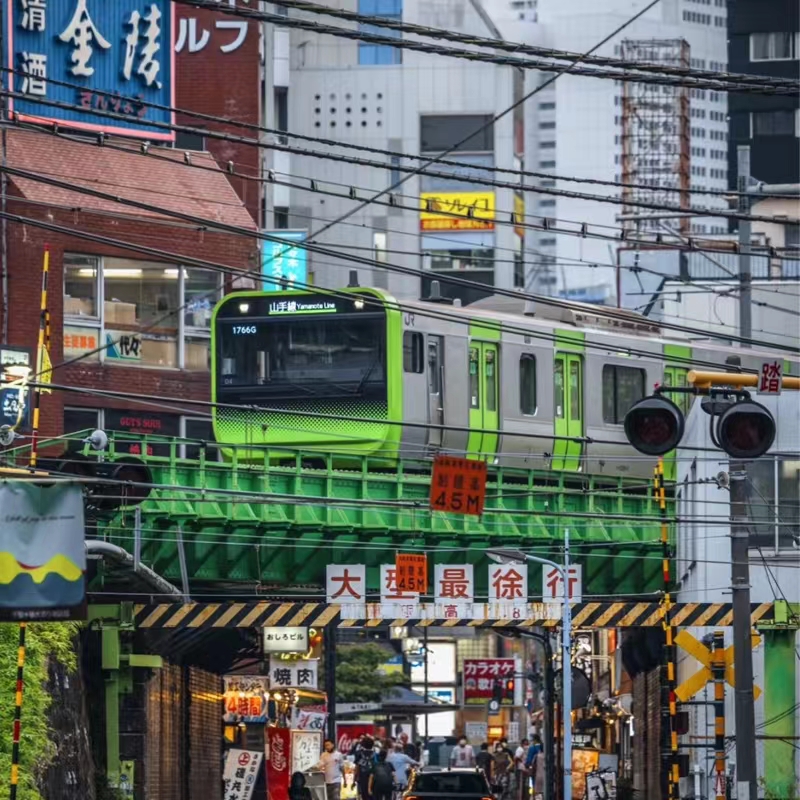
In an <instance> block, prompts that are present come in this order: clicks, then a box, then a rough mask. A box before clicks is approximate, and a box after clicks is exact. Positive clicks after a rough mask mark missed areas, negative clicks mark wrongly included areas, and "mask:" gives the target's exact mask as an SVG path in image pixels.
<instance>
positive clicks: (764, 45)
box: [750, 31, 800, 61]
mask: <svg viewBox="0 0 800 800" xmlns="http://www.w3.org/2000/svg"><path fill="white" fill-rule="evenodd" d="M798 39H800V34H797V33H792V32H790V31H777V32H775V33H751V34H750V60H751V61H789V60H791V59H793V58H798V49H800V45H798Z"/></svg>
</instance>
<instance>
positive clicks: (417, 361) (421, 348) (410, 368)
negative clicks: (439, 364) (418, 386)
mask: <svg viewBox="0 0 800 800" xmlns="http://www.w3.org/2000/svg"><path fill="white" fill-rule="evenodd" d="M424 372H425V341H424V337H423V335H422V334H421V333H420V332H419V331H409V330H405V331H403V373H404V374H406V375H422V374H424Z"/></svg>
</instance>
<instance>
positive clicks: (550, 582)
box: [542, 564, 583, 603]
mask: <svg viewBox="0 0 800 800" xmlns="http://www.w3.org/2000/svg"><path fill="white" fill-rule="evenodd" d="M562 569H563V568H562ZM567 589H568V597H569V602H570V603H580V602H581V598H582V596H583V569H582V568H581V566H580V565H579V564H571V565H570V567H569V570H568V572H567ZM542 600H543V601H544V602H545V603H560V602H563V601H564V581H563V580H562V578H561V570H557V569H556V568H555V567H550V566H547V565H546V564H545V566H544V567H542Z"/></svg>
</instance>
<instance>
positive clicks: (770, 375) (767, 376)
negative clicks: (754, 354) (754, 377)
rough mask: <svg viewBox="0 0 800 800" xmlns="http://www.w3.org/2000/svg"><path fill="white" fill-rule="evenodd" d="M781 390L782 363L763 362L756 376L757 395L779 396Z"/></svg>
mask: <svg viewBox="0 0 800 800" xmlns="http://www.w3.org/2000/svg"><path fill="white" fill-rule="evenodd" d="M782 388H783V361H777V360H775V361H763V362H762V363H761V371H760V372H759V375H758V393H759V394H780V393H781V389H782Z"/></svg>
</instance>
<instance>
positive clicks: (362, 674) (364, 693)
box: [336, 644, 407, 703]
mask: <svg viewBox="0 0 800 800" xmlns="http://www.w3.org/2000/svg"><path fill="white" fill-rule="evenodd" d="M392 655H393V653H390V652H389V651H387V650H385V649H384V648H383V647H381V646H380V645H377V644H348V645H340V646H339V647H337V648H336V701H337V702H339V703H377V702H380V700H381V698H382V697H383V695H385V694H389V693H390V692H391V690H392V688H393V687H395V686H404V685H405V684H406V683H407V680H406V677H405V676H404V675H403V674H402V673H400V672H394V673H390V674H388V675H384V674H383V673H382V672H380V671H379V670H380V669H381V668H382V667H383V666H384V665H385V664H386V662H387V661H388V660H389V659H390V658H391V657H392Z"/></svg>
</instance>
